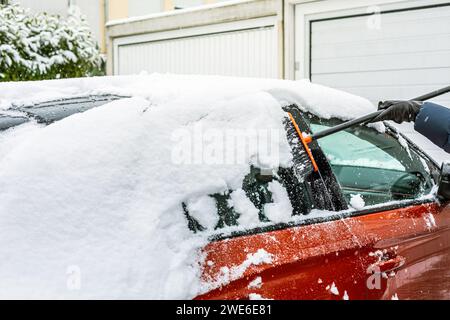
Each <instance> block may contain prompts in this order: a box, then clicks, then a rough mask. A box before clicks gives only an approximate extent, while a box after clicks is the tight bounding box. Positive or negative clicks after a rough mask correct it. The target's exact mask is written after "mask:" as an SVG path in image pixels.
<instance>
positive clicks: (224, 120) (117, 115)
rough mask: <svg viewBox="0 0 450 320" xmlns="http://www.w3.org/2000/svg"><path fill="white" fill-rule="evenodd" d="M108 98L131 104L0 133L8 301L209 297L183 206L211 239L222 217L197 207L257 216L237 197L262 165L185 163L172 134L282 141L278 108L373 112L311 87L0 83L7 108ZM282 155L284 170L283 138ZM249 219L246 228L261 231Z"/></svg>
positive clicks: (152, 79)
mask: <svg viewBox="0 0 450 320" xmlns="http://www.w3.org/2000/svg"><path fill="white" fill-rule="evenodd" d="M23 92H27V96H26V97H24V95H23ZM100 92H102V93H106V92H109V93H116V94H117V93H118V94H126V95H130V96H133V97H132V98H127V99H123V100H119V101H115V102H112V103H109V104H107V105H104V106H102V107H99V108H96V109H92V110H90V111H87V112H85V113H82V114H76V115H73V116H71V117H68V118H66V119H64V120H61V121H58V122H56V123H54V124H51V125H49V126H46V127H42V126H37V125H33V124H27V125H25V126H21V127H19V128H16V129H13V130H10V131H8V132H4V133H1V134H0V137H2V138H1V139H0V150H1V151H3V153H2V154H1V155H0V185H1V187H0V259H1V263H0V284H1V285H0V298H17V297H20V298H75V299H77V298H145V299H148V298H156V299H158V298H161V299H170V298H172V299H173V298H193V297H195V296H196V295H197V294H199V293H200V292H202V290H204V289H205V287H204V286H203V285H202V282H201V280H200V274H201V268H200V265H199V262H201V261H202V253H201V248H202V247H203V246H204V245H205V244H206V243H207V234H208V232H205V233H197V234H194V233H193V232H191V231H190V230H189V229H188V227H187V221H186V219H185V216H184V213H183V209H182V205H181V204H182V202H187V203H188V204H189V206H190V208H191V209H192V211H193V214H194V215H196V216H197V217H198V218H199V219H201V220H202V221H203V220H204V221H205V225H210V226H213V225H214V224H215V220H214V218H215V216H216V215H217V212H215V210H214V212H211V210H207V209H208V208H210V207H211V204H210V203H209V202H208V201H205V199H202V196H205V195H208V194H213V193H220V192H223V191H227V190H236V194H235V197H233V201H235V202H236V205H238V204H239V206H241V207H243V208H244V209H245V208H248V207H249V204H248V202H245V201H243V200H245V199H242V193H241V195H240V196H239V192H240V191H239V190H240V188H241V186H242V180H243V178H244V177H245V176H246V175H247V174H248V173H249V170H250V168H249V165H250V164H255V165H259V163H258V154H256V153H255V152H257V150H256V151H255V150H253V149H252V150H253V151H252V153H250V154H248V155H247V157H246V159H245V161H244V162H243V163H240V164H235V165H214V164H210V165H207V164H202V165H195V164H191V165H189V164H176V163H174V162H173V161H172V160H173V158H172V151H173V149H174V147H175V146H176V143H177V141H176V140H174V139H173V134H174V132H175V131H177V130H188V131H189V130H194V128H196V127H197V126H202V127H203V128H204V129H205V130H206V129H218V128H219V129H220V130H228V129H236V128H238V129H242V128H246V129H253V130H259V129H261V128H265V129H275V130H281V131H283V132H284V129H283V125H282V119H283V117H284V116H285V114H284V112H283V111H282V109H281V107H282V106H283V105H285V104H288V103H291V102H294V101H297V102H299V103H301V106H302V107H303V108H305V109H310V110H312V111H313V112H316V113H318V114H323V115H328V116H330V115H340V116H342V117H343V118H349V117H353V116H355V115H358V114H361V113H366V112H370V111H373V109H374V106H372V105H371V104H370V103H369V102H368V101H367V100H364V99H362V98H358V97H354V96H352V95H349V94H345V93H342V92H338V91H336V90H332V89H328V88H325V87H322V86H317V85H312V84H310V83H309V82H307V81H300V82H291V81H279V80H256V79H235V78H225V77H188V76H171V75H157V74H155V75H150V76H129V77H104V78H85V79H70V80H69V79H68V80H58V81H43V82H24V83H19V84H18V83H3V84H0V99H2V103H1V104H2V106H3V108H8V106H11V105H12V104H14V103H19V102H21V103H23V102H24V101H27V100H28V101H35V100H42V99H45V98H49V97H52V98H56V97H63V96H72V95H80V94H87V93H100ZM182 132H185V131H182ZM279 148H280V164H281V165H282V166H286V165H287V164H289V163H290V161H291V154H290V148H289V146H288V143H287V139H286V137H285V136H284V137H282V139H280V141H279ZM265 165H267V162H266V163H265ZM269 165H271V166H272V167H273V168H274V169H275V168H277V165H278V164H277V163H272V164H269ZM276 187H277V186H276V185H273V186H272V188H273V189H274V190H275V189H277V188H276ZM278 189H279V188H278ZM278 189H277V190H278ZM278 191H279V190H278ZM285 198H286V197H285V194H284V193H283V192H281V191H279V192H278V193H277V199H276V200H277V201H276V202H275V203H274V205H273V208H272V209H271V210H272V211H273V212H271V214H272V216H273V217H274V219H275V220H283V219H285V217H284V215H286V212H283V210H290V206H289V205H286V202H285V201H284V199H285ZM250 209H251V208H250ZM280 210H281V211H280ZM251 212H252V211H251V210H249V215H248V216H246V217H244V219H242V220H241V221H240V222H241V223H242V224H243V227H245V224H246V223H249V224H251V223H254V222H255V219H254V217H253V218H252V214H251ZM208 215H209V216H208ZM211 215H213V216H211ZM288 218H289V217H288Z"/></svg>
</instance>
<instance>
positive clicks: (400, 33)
mask: <svg viewBox="0 0 450 320" xmlns="http://www.w3.org/2000/svg"><path fill="white" fill-rule="evenodd" d="M354 19H361V21H360V23H355V25H354V26H353V27H352V28H348V30H345V29H343V28H341V27H339V22H338V21H339V20H336V21H334V20H333V25H331V26H330V28H329V30H335V31H336V29H337V30H339V36H338V37H337V36H336V33H334V34H331V33H328V32H326V31H324V30H322V31H318V30H316V29H315V28H316V23H314V24H313V29H312V39H313V45H318V44H324V43H333V44H334V43H351V42H354V41H355V40H357V39H358V38H360V37H361V31H364V36H365V38H366V39H367V40H372V41H375V40H381V39H403V38H407V37H414V36H433V35H437V34H441V33H442V31H443V30H450V19H447V20H444V21H440V20H434V21H429V22H418V21H416V23H415V24H411V25H404V24H402V23H397V24H392V26H389V25H388V24H386V23H383V24H382V25H381V29H369V28H368V26H367V22H366V21H367V20H366V18H354ZM317 23H326V22H317ZM317 35H319V37H316V38H315V36H317Z"/></svg>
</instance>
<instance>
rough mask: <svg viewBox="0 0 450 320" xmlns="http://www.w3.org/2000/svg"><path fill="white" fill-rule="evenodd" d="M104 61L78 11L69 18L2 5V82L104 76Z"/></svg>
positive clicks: (71, 12)
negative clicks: (33, 12)
mask: <svg viewBox="0 0 450 320" xmlns="http://www.w3.org/2000/svg"><path fill="white" fill-rule="evenodd" d="M104 69H105V61H104V58H103V57H102V56H101V55H100V52H99V49H98V46H97V45H96V43H95V40H94V39H93V37H92V33H91V31H90V29H89V26H88V24H87V22H86V19H85V17H84V16H82V15H81V14H80V12H79V10H77V8H76V7H72V8H71V9H70V10H69V13H68V16H67V17H59V16H53V15H48V14H45V13H43V14H32V13H30V11H29V10H26V9H23V8H21V7H20V6H19V5H0V81H22V80H42V79H58V78H72V77H85V76H95V75H103V74H104Z"/></svg>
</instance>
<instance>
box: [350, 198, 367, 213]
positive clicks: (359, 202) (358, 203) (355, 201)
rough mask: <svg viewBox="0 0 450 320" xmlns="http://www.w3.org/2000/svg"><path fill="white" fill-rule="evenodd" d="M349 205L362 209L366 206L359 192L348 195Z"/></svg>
mask: <svg viewBox="0 0 450 320" xmlns="http://www.w3.org/2000/svg"><path fill="white" fill-rule="evenodd" d="M350 205H351V206H352V208H353V209H355V210H362V209H364V207H365V206H366V203H365V202H364V199H363V197H362V196H361V195H360V194H352V195H351V197H350Z"/></svg>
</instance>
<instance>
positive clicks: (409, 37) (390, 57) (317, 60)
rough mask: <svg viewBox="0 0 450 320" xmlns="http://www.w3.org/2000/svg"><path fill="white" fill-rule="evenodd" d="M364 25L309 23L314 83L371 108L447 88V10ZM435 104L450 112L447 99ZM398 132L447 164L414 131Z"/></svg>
mask: <svg viewBox="0 0 450 320" xmlns="http://www.w3.org/2000/svg"><path fill="white" fill-rule="evenodd" d="M371 18H372V19H373V16H372V17H371ZM368 19H369V17H368V16H367V15H361V16H349V17H346V18H332V19H324V20H316V21H312V22H311V54H310V59H311V65H310V73H311V75H310V76H311V79H312V81H314V82H317V83H322V84H325V85H328V86H331V87H335V88H338V89H342V90H345V91H348V92H351V93H355V94H358V95H361V96H364V97H367V98H368V99H370V100H371V101H373V102H374V103H377V102H378V101H379V100H386V99H411V98H413V97H416V96H419V95H421V94H423V93H427V92H429V91H433V90H435V89H439V88H440V87H444V86H447V85H449V84H450V4H449V5H447V6H440V7H434V8H433V7H428V8H414V9H408V10H397V11H391V12H385V13H382V14H381V15H380V19H381V20H379V23H378V21H375V22H374V21H373V20H370V21H369V20H368ZM370 22H371V23H370ZM435 101H436V102H439V103H442V104H444V105H446V106H449V107H450V95H446V96H442V97H440V98H438V99H435ZM401 129H402V131H404V132H406V133H407V135H408V136H409V137H410V138H411V139H412V140H413V141H415V142H416V143H417V144H419V145H420V146H422V147H423V148H424V149H425V150H426V151H427V152H428V154H430V155H431V156H432V157H434V158H435V159H436V160H438V161H442V160H444V159H450V157H449V155H448V154H446V153H444V152H443V151H441V150H439V148H437V147H434V146H432V144H431V142H429V141H428V140H427V139H425V138H424V137H422V136H420V135H418V134H417V133H415V132H414V130H413V128H412V126H410V125H406V126H405V125H402V126H401Z"/></svg>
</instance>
